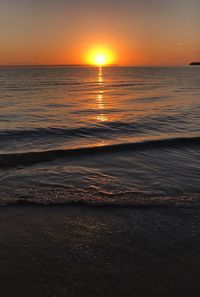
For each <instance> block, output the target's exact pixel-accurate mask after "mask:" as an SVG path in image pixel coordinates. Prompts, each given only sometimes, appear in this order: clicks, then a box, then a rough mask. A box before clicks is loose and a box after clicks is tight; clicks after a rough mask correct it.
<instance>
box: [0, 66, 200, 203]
mask: <svg viewBox="0 0 200 297" xmlns="http://www.w3.org/2000/svg"><path fill="white" fill-rule="evenodd" d="M0 193H1V195H0V205H9V204H18V203H19V204H20V203H33V204H40V205H61V204H68V203H70V204H71V203H73V204H89V205H94V206H96V205H102V206H109V205H113V206H115V205H116V206H127V207H148V206H150V207H151V206H153V207H154V206H159V207H162V206H163V207H164V206H173V207H185V206H186V207H199V206H200V67H198V66H194V67H189V66H186V67H70V66H68V67H67V66H66V67H64V66H63V67H1V68H0Z"/></svg>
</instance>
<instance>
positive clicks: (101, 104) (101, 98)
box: [96, 66, 108, 122]
mask: <svg viewBox="0 0 200 297" xmlns="http://www.w3.org/2000/svg"><path fill="white" fill-rule="evenodd" d="M97 82H98V85H99V86H100V87H101V88H100V90H99V91H98V93H97V96H96V102H97V107H98V110H99V111H101V112H100V113H99V114H98V115H97V116H96V120H97V121H98V122H106V121H108V118H107V116H106V115H105V113H103V111H104V110H105V102H104V90H103V83H104V79H103V70H102V67H101V66H100V67H99V70H98V77H97Z"/></svg>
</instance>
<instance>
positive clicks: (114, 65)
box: [0, 63, 191, 68]
mask: <svg viewBox="0 0 200 297" xmlns="http://www.w3.org/2000/svg"><path fill="white" fill-rule="evenodd" d="M190 64H191V63H190ZM190 64H176V65H173V64H169V65H165V64H164V65H163V64H161V65H120V64H107V65H92V64H18V65H16V64H13V65H0V68H13V67H15V68H34V67H35V68H42V67H91V68H93V67H94V68H95V67H183V66H190Z"/></svg>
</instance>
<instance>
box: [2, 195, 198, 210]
mask: <svg viewBox="0 0 200 297" xmlns="http://www.w3.org/2000/svg"><path fill="white" fill-rule="evenodd" d="M13 205H20V206H21V205H31V206H58V207H59V206H64V205H66V206H67V205H76V206H91V207H135V208H136V207H137V208H179V207H181V208H184V207H185V208H199V207H200V194H199V193H190V194H184V195H180V196H156V195H152V196H150V195H145V194H138V193H130V194H129V195H128V196H127V195H126V194H123V193H122V194H121V195H120V196H119V195H113V197H112V198H111V197H109V199H108V197H99V198H98V197H94V196H92V198H91V197H87V195H84V196H81V195H80V193H79V194H78V195H77V196H76V195H75V196H74V195H72V197H67V199H63V198H62V197H61V199H59V200H58V199H49V200H45V199H41V198H38V193H37V198H36V197H32V198H27V199H24V198H15V199H6V200H1V201H0V207H6V206H13Z"/></svg>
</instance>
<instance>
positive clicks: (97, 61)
mask: <svg viewBox="0 0 200 297" xmlns="http://www.w3.org/2000/svg"><path fill="white" fill-rule="evenodd" d="M113 62H114V55H113V53H112V52H111V51H110V50H108V49H107V48H94V49H92V50H90V51H89V52H88V54H87V63H88V64H90V65H96V66H105V65H109V64H113Z"/></svg>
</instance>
